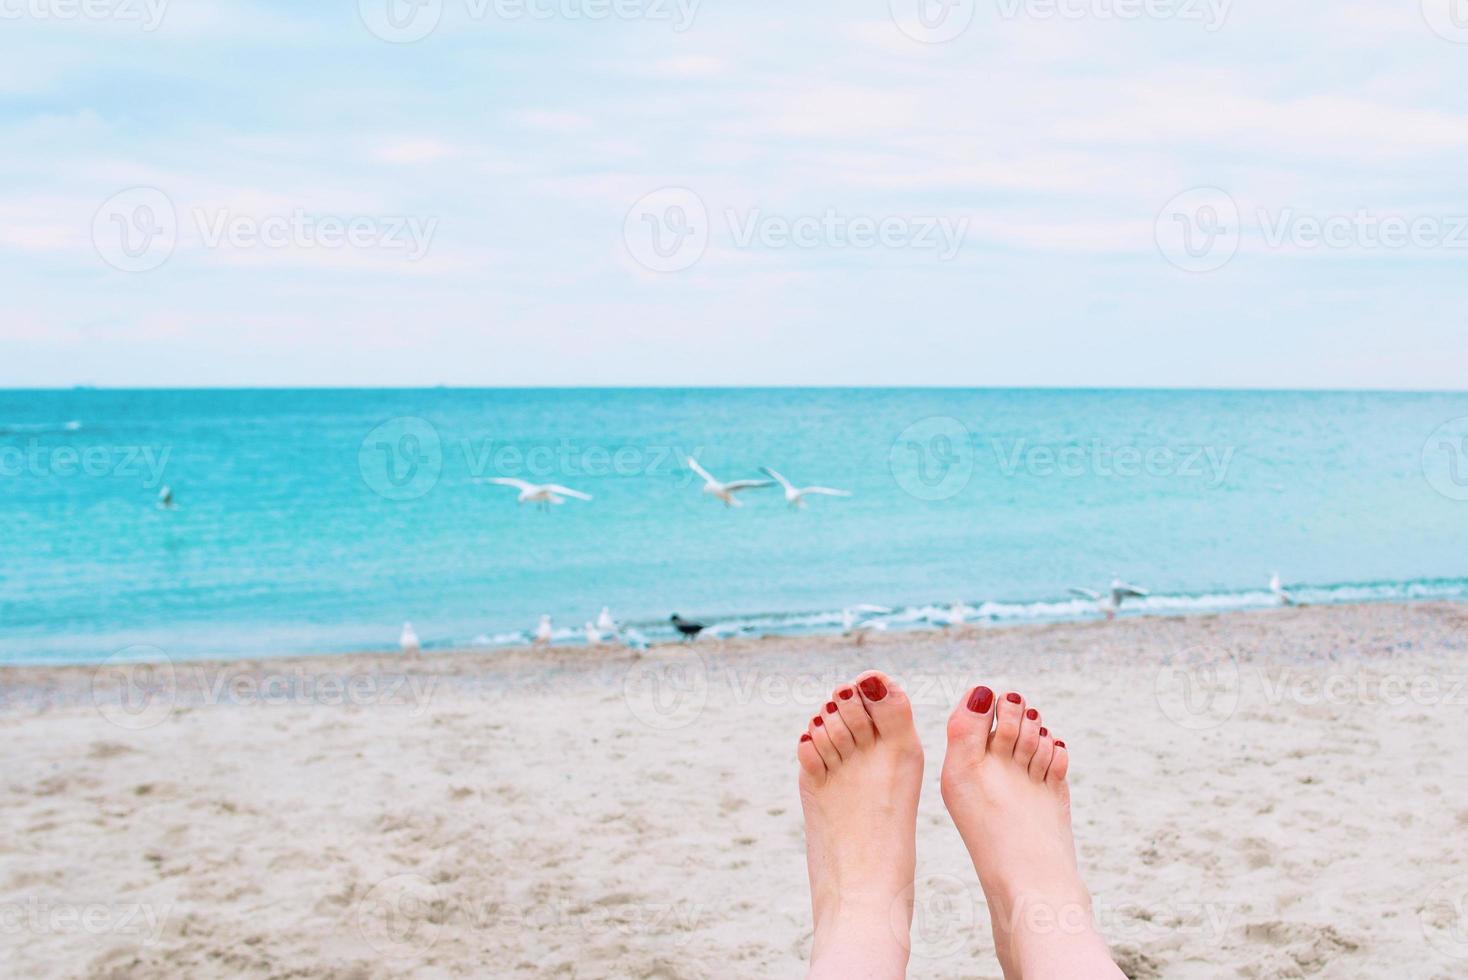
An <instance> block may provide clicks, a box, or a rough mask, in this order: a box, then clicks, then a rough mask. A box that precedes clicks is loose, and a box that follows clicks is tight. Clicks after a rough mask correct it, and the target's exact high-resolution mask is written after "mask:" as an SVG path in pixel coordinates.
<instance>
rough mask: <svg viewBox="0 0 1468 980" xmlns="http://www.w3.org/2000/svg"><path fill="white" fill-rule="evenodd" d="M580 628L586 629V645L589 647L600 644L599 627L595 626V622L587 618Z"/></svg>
mask: <svg viewBox="0 0 1468 980" xmlns="http://www.w3.org/2000/svg"><path fill="white" fill-rule="evenodd" d="M582 629H583V630H585V631H586V645H587V646H589V647H598V646H601V630H599V629H597V628H596V624H595V623H593V622H591V621H590V620H588V621H587V623H586V625H585V626H583V627H582Z"/></svg>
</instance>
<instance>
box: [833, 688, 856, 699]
mask: <svg viewBox="0 0 1468 980" xmlns="http://www.w3.org/2000/svg"><path fill="white" fill-rule="evenodd" d="M855 693H856V692H855V691H853V690H852V689H851V688H849V687H843V688H842V689H841V690H840V691H839V692H837V694H836V696H837V697H838V698H840V699H841V700H842V701H850V700H851V696H852V695H853V694H855Z"/></svg>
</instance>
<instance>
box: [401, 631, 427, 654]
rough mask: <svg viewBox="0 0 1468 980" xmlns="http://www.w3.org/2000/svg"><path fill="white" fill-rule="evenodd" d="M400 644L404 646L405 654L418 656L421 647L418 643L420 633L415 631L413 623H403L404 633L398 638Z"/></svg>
mask: <svg viewBox="0 0 1468 980" xmlns="http://www.w3.org/2000/svg"><path fill="white" fill-rule="evenodd" d="M398 646H400V647H402V649H403V656H405V657H416V656H418V653H419V650H420V649H421V648H420V647H419V645H418V634H417V633H414V632H413V624H412V623H404V624H403V635H402V636H400V637H399V638H398Z"/></svg>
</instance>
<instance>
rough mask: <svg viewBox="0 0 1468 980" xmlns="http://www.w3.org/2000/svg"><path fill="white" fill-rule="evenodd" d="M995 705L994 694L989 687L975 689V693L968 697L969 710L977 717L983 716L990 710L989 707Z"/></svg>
mask: <svg viewBox="0 0 1468 980" xmlns="http://www.w3.org/2000/svg"><path fill="white" fill-rule="evenodd" d="M993 703H994V692H993V691H991V690H989V689H988V688H987V687H983V686H979V687H976V688H974V690H973V693H972V694H970V695H969V696H968V710H970V711H972V712H973V713H974V714H976V715H981V714H983V713H984V712H986V711H988V710H989V705H991V704H993Z"/></svg>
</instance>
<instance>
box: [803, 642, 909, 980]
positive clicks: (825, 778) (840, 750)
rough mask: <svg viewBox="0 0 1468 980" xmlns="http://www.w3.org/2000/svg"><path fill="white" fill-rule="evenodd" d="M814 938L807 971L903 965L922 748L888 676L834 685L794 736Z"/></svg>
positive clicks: (864, 972) (887, 969)
mask: <svg viewBox="0 0 1468 980" xmlns="http://www.w3.org/2000/svg"><path fill="white" fill-rule="evenodd" d="M798 754H799V757H800V803H801V806H802V808H803V809H804V810H805V844H806V863H807V865H808V867H809V870H810V900H811V910H812V912H813V913H814V915H815V940H814V943H813V944H812V947H811V958H810V976H812V977H833V978H840V980H851V978H857V977H872V978H878V977H882V978H885V977H901V976H903V974H904V973H905V972H906V970H907V955H908V949H909V939H908V930H909V928H910V927H911V925H912V890H913V880H912V879H913V870H914V864H915V862H916V859H917V855H916V850H917V802H918V791H919V789H921V787H922V781H923V747H922V745H921V744H920V743H919V742H918V737H917V731H916V730H915V729H914V728H913V725H912V706H911V705H910V704H909V703H908V700H907V695H905V694H903V693H902V690H901V689H900V688H899V687H898V686H897V685H896V684H895V683H894V682H893V681H892V680H891V679H890V678H889V677H887V675H885V674H881V673H878V672H876V671H871V672H868V673H865V674H862V675H861V676H860V677H858V678H857V679H856V680H855V681H853V682H852V683H851V684H850V685H848V686H846V687H840V688H837V689H836V691H835V692H834V693H832V695H831V700H830V701H829V702H828V703H827V704H826V705H824V707H823V708H822V709H821V712H820V713H819V714H818V715H816V717H814V718H812V719H811V722H810V726H809V728H807V730H806V733H805V734H804V735H802V736H800V748H799V751H798Z"/></svg>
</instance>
